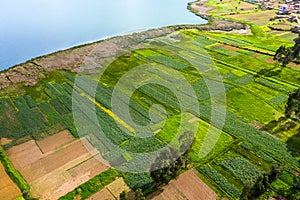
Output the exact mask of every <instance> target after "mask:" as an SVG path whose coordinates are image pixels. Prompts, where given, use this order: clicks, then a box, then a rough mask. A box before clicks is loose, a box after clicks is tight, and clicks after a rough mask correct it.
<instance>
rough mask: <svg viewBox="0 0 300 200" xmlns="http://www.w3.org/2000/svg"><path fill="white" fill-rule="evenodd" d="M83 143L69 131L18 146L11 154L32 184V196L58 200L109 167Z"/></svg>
mask: <svg viewBox="0 0 300 200" xmlns="http://www.w3.org/2000/svg"><path fill="white" fill-rule="evenodd" d="M60 139H61V140H60ZM54 141H57V143H56V144H55V142H54ZM83 144H84V142H82V141H80V140H74V138H73V137H72V136H71V134H70V133H69V132H68V131H62V132H61V133H58V134H55V135H52V136H50V137H48V138H45V139H43V140H40V141H34V140H30V141H28V142H26V143H23V144H20V145H17V146H14V147H12V148H10V149H8V150H7V154H8V157H9V159H10V160H11V161H12V163H13V165H14V167H15V168H16V169H17V170H19V172H20V173H21V174H22V176H23V177H24V178H25V180H26V181H27V182H28V183H29V184H30V186H31V193H32V195H34V196H36V197H39V198H40V199H49V198H50V199H57V198H58V197H60V196H62V195H65V194H66V193H68V192H70V191H72V190H73V189H74V188H76V187H77V186H78V185H80V184H82V183H84V182H86V181H87V180H89V179H91V178H93V177H94V176H96V175H98V174H100V173H101V172H103V171H105V170H106V169H107V168H108V167H107V166H105V165H103V164H102V163H100V162H99V161H98V160H96V159H95V158H94V157H93V156H94V155H91V154H90V153H89V152H88V150H87V149H86V148H85V146H84V145H83ZM58 147H59V148H58Z"/></svg>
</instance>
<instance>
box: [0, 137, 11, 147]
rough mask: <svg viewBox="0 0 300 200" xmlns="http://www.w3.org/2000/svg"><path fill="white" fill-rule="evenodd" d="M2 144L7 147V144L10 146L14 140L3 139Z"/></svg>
mask: <svg viewBox="0 0 300 200" xmlns="http://www.w3.org/2000/svg"><path fill="white" fill-rule="evenodd" d="M0 142H1V144H2V145H6V144H9V143H11V142H12V140H11V139H8V138H1V141H0Z"/></svg>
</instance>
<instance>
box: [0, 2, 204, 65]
mask: <svg viewBox="0 0 300 200" xmlns="http://www.w3.org/2000/svg"><path fill="white" fill-rule="evenodd" d="M189 1H191V0H114V1H109V0H43V1H41V0H26V1H24V0H1V1H0V7H1V8H2V9H1V12H0V27H1V31H0V70H3V69H7V68H8V67H11V66H13V65H16V64H19V63H22V62H25V61H27V60H29V59H31V58H33V57H37V56H41V55H45V54H48V53H51V52H55V51H57V50H62V49H66V48H69V47H72V46H75V45H79V44H84V43H88V42H92V41H96V40H100V39H104V38H107V37H111V36H115V35H118V34H124V33H126V32H132V31H137V30H141V29H142V30H144V29H149V28H158V27H163V26H167V25H177V24H203V23H206V20H204V19H201V18H200V17H198V16H196V15H194V14H193V13H191V12H190V11H188V10H187V3H188V2H189Z"/></svg>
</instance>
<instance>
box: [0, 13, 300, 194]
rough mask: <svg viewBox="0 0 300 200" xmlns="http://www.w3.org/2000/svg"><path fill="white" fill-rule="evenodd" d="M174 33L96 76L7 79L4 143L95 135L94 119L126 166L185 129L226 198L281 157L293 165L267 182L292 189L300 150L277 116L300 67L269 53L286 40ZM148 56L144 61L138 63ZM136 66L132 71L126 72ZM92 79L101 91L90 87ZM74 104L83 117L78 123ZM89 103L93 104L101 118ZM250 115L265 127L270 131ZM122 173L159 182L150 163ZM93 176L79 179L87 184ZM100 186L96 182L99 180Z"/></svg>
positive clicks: (109, 155)
mask: <svg viewBox="0 0 300 200" xmlns="http://www.w3.org/2000/svg"><path fill="white" fill-rule="evenodd" d="M228 9H230V8H228ZM176 35H177V36H178V38H180V39H178V40H176V41H174V39H173V38H171V37H170V36H169V35H168V36H165V37H160V38H156V39H152V40H149V41H148V42H145V43H143V44H142V45H143V46H144V48H143V49H139V50H134V51H132V52H130V53H128V54H126V55H123V56H120V57H118V58H117V59H116V60H115V61H114V62H113V63H111V64H110V65H109V66H108V67H107V68H106V70H105V71H104V73H103V75H102V77H101V79H100V80H98V79H96V78H95V76H94V75H89V76H87V77H86V78H85V80H84V81H82V82H80V84H78V85H76V86H74V81H75V78H76V76H75V74H72V73H71V72H69V71H64V70H60V71H55V72H49V73H48V75H47V77H46V79H43V80H40V81H39V83H38V84H37V86H34V87H30V88H29V87H22V86H18V90H19V92H18V93H14V92H8V91H10V88H8V89H7V90H6V92H5V91H2V92H1V97H0V113H1V116H0V127H1V130H2V132H1V133H2V135H1V136H2V137H5V138H9V139H12V140H13V141H12V143H10V144H8V145H5V146H4V147H5V148H8V147H10V146H12V145H16V144H19V143H22V142H24V141H26V140H29V139H32V138H33V139H36V140H39V139H42V138H45V137H47V136H49V135H52V134H55V133H57V132H59V131H61V130H63V129H68V130H70V131H71V133H72V134H73V135H74V136H75V137H82V136H85V135H89V136H90V138H99V137H100V136H99V135H97V134H96V133H95V130H97V128H98V126H97V124H95V123H99V124H100V126H101V128H102V130H103V133H104V135H102V136H105V137H106V139H107V140H109V141H110V142H111V143H112V144H113V145H115V146H116V147H119V148H120V149H121V150H122V151H110V149H109V148H108V150H107V151H101V150H103V149H100V152H101V153H102V155H103V156H104V158H106V159H107V160H109V161H110V162H111V163H116V162H117V163H121V166H120V169H122V167H124V165H126V164H124V165H123V164H122V163H127V164H128V163H129V164H128V166H131V164H134V163H135V162H136V161H137V160H138V159H145V160H140V161H139V162H151V158H148V160H147V159H146V158H144V157H139V155H140V154H143V153H148V152H152V151H155V150H157V149H160V148H161V147H163V146H166V145H174V147H176V148H177V147H178V146H179V143H180V141H179V140H180V138H181V136H182V137H183V136H184V135H185V134H191V135H193V136H194V140H193V143H192V145H191V148H190V152H189V156H190V158H191V160H192V164H191V166H190V167H195V168H196V169H197V170H198V171H199V172H200V175H201V177H203V180H204V181H205V182H207V183H208V185H210V186H212V187H213V188H215V189H216V190H217V193H218V195H219V197H220V198H221V197H229V198H232V199H236V198H237V197H238V196H239V195H240V194H241V192H242V189H243V184H244V183H245V182H246V181H247V180H248V179H250V180H251V181H252V182H255V180H256V179H257V178H258V176H259V175H260V174H262V173H263V172H267V171H268V170H270V169H271V166H272V165H276V164H281V165H284V166H285V167H286V168H287V169H288V171H287V172H286V173H284V175H282V176H283V177H280V178H278V179H277V180H276V181H275V182H273V183H272V185H271V186H270V190H272V191H273V192H274V193H277V194H279V193H280V191H284V192H285V193H287V194H288V193H289V192H290V190H289V187H288V185H289V184H290V183H289V181H290V179H293V178H291V177H295V176H296V175H295V174H296V172H299V167H300V165H299V160H300V157H299V155H296V156H295V154H294V153H293V151H291V148H290V147H289V146H288V143H287V144H286V143H285V142H286V141H288V140H289V139H290V137H292V136H293V134H292V133H291V132H289V131H288V130H285V131H281V130H278V129H279V128H278V126H280V125H279V124H275V125H273V126H272V127H271V125H272V122H273V123H277V122H278V120H279V119H280V117H283V115H284V105H285V103H286V101H287V97H288V94H289V93H290V92H291V91H293V90H294V89H296V88H297V87H299V86H300V76H299V72H300V71H299V69H297V68H292V67H287V68H281V67H278V66H274V64H273V63H270V62H267V61H266V60H267V58H269V57H270V54H274V52H275V51H276V48H277V47H278V46H279V45H281V44H282V43H287V41H286V40H285V39H278V40H277V42H274V41H273V38H272V37H270V38H265V39H261V40H257V39H256V38H255V36H249V35H244V36H241V35H235V34H221V33H210V32H201V31H195V30H185V31H180V32H176ZM233 47H234V48H235V50H234V51H233V50H232V48H233ZM257 53H259V54H260V56H257ZM143 65H145V66H147V67H146V68H139V66H143ZM130 70H136V71H134V73H129V75H128V74H127V73H128V72H129V71H130ZM124 76H127V77H126V79H125V80H124V79H123V77H124ZM220 77H221V79H220ZM153 81H154V82H153ZM155 81H156V82H155ZM118 83H122V84H119V85H118ZM94 84H96V85H97V87H96V92H95V91H93V90H92V89H91V88H90V87H89V86H90V85H94ZM218 84H221V85H223V90H222V88H220V87H215V88H214V87H213V88H211V86H215V85H218ZM209 87H210V88H209ZM116 88H117V89H116ZM190 89H192V90H193V92H194V95H193V94H190V93H189V91H190ZM73 90H74V91H73ZM116 91H117V96H116V97H117V102H119V103H118V107H117V108H114V107H113V106H114V104H113V99H112V96H113V94H114V92H116ZM73 92H74V93H73ZM72 94H73V96H72ZM74 95H78V97H77V98H75V101H78V102H77V104H75V106H74V104H73V107H72V98H73V100H74ZM114 97H115V96H114ZM178 97H180V98H178ZM223 97H226V102H225V101H223V100H222V99H223ZM126 100H128V101H126ZM195 102H196V104H198V106H197V107H195ZM91 105H92V106H91ZM153 105H160V107H155V106H153ZM183 105H184V106H183ZM162 107H163V108H164V109H162ZM93 108H94V109H95V112H94V110H93ZM195 108H197V109H198V110H195ZM224 109H226V110H227V112H226V115H225V118H224V125H223V124H221V123H219V121H220V120H222V119H220V120H219V119H218V117H220V116H222V114H220V113H221V112H222V110H224ZM126 110H129V112H128V113H129V116H130V118H131V121H129V120H128V118H127V117H128V116H127V113H126V112H125V111H126ZM74 111H76V113H78V116H79V118H77V120H79V121H80V122H81V123H80V124H81V126H80V127H77V126H75V124H74V118H73V117H74V116H73V112H74ZM91 113H95V116H96V118H97V120H96V122H95V121H94V118H92V115H91ZM136 124H137V125H139V126H135V125H136ZM253 124H258V125H259V126H260V127H269V129H268V131H269V132H270V133H269V134H267V133H266V132H263V131H262V129H261V130H259V129H257V128H259V127H254V125H253ZM141 126H142V127H144V128H140V127H141ZM270 127H271V128H270ZM276 127H277V129H276ZM296 127H299V126H298V124H296ZM297 130H299V129H297ZM78 131H80V133H78ZM276 131H277V132H276ZM271 134H274V135H275V136H276V137H279V136H281V137H280V138H279V139H277V138H275V137H272V136H270V135H271ZM140 136H147V137H143V138H141V137H140ZM91 142H92V143H93V141H91ZM291 144H293V143H292V142H291ZM201 152H202V153H201ZM203 152H207V153H203ZM128 166H127V167H128ZM114 173H115V172H114ZM120 175H122V176H123V177H124V179H125V180H126V181H127V184H128V185H129V186H130V187H132V188H134V189H137V188H143V189H147V188H148V187H149V186H151V183H152V182H153V181H152V180H151V178H150V177H149V173H142V174H132V173H120ZM115 176H116V175H115V174H114V176H112V179H113V178H114V177H115ZM91 183H92V182H91ZM89 184H90V183H87V184H86V185H82V186H80V187H81V189H83V188H84V187H90V186H89ZM104 185H105V184H104ZM285 185H286V186H285ZM95 187H96V186H95ZM97 187H98V189H95V191H96V190H97V191H98V190H99V189H101V188H102V187H103V185H99V186H97ZM80 191H81V190H80ZM95 191H93V192H95ZM93 192H91V193H93ZM91 193H89V194H88V195H91ZM68 195H70V196H72V195H74V194H73V193H70V194H68ZM88 195H87V196H88ZM66 198H67V197H66Z"/></svg>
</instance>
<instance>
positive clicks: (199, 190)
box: [149, 169, 217, 200]
mask: <svg viewBox="0 0 300 200" xmlns="http://www.w3.org/2000/svg"><path fill="white" fill-rule="evenodd" d="M149 198H150V199H156V200H161V199H166V200H177V199H189V200H215V199H217V194H216V193H215V192H214V191H213V190H212V189H211V188H209V187H208V186H207V185H206V184H205V183H204V182H203V181H202V180H201V179H200V178H199V177H198V175H197V173H196V170H195V169H190V170H188V171H186V172H184V173H183V174H181V175H180V176H179V177H178V178H177V179H175V180H173V181H171V182H170V183H169V184H168V185H166V186H165V187H163V191H162V192H161V193H159V194H157V193H156V194H155V193H154V194H152V195H150V196H149Z"/></svg>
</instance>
